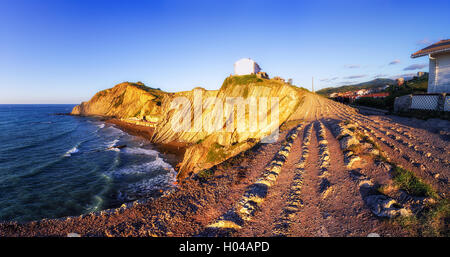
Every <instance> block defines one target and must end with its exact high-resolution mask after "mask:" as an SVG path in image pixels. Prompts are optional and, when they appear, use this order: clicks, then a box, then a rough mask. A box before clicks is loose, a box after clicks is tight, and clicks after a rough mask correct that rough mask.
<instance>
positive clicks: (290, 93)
mask: <svg viewBox="0 0 450 257" xmlns="http://www.w3.org/2000/svg"><path fill="white" fill-rule="evenodd" d="M198 93H201V96H202V97H203V98H204V99H205V98H207V97H214V98H215V99H221V100H222V103H224V102H226V99H227V97H241V98H243V99H250V98H252V97H255V98H258V97H259V98H264V99H270V98H271V97H272V98H276V99H277V101H278V104H277V105H278V107H276V105H270V104H267V109H266V110H269V111H268V113H276V111H277V109H278V110H279V116H278V119H279V120H278V122H279V124H278V126H277V129H276V132H277V136H276V137H271V138H269V139H270V140H267V137H268V136H270V135H268V133H267V130H265V128H264V127H259V128H258V129H255V130H253V131H250V132H249V131H240V130H238V128H237V127H234V128H233V129H231V131H226V130H225V131H224V130H223V129H224V128H226V124H227V123H226V121H227V120H229V119H227V117H228V118H229V117H231V114H236V115H237V114H238V113H237V111H236V112H234V111H233V112H228V114H229V115H230V116H227V115H224V116H223V117H225V118H224V119H223V124H221V126H220V127H221V128H220V129H221V130H211V131H206V130H204V129H201V130H199V129H193V128H192V127H194V128H195V126H194V125H195V119H194V116H195V113H196V112H195V108H193V110H192V108H191V109H190V110H189V111H190V112H188V109H182V110H184V111H186V112H184V111H181V113H180V112H178V114H177V111H176V110H173V108H171V103H173V101H174V99H176V98H177V97H182V98H184V99H185V100H187V101H185V100H183V101H185V102H184V103H185V104H187V102H189V104H190V105H189V104H188V105H189V106H194V102H195V101H196V96H197V97H198ZM202 104H203V106H202V112H201V113H198V115H199V117H201V118H202V119H201V120H202V121H207V120H208V119H211V118H214V117H217V115H215V114H216V113H215V111H214V109H215V108H214V106H215V105H216V104H217V102H216V104H214V103H206V104H205V103H204V102H202ZM276 108H277V109H276ZM72 114H73V115H86V116H89V115H100V116H103V117H107V119H108V120H107V122H110V123H114V124H116V125H117V126H119V127H120V128H122V129H123V130H124V131H126V132H128V133H130V134H133V135H137V136H142V137H144V138H146V139H148V140H149V141H150V142H152V143H153V144H155V145H156V146H157V147H159V148H158V149H160V150H161V151H162V152H165V153H168V154H172V155H173V158H172V160H171V164H172V165H174V166H176V167H177V171H178V177H177V178H178V186H177V187H176V188H175V189H174V190H172V191H170V192H167V193H166V194H164V195H163V196H162V197H160V198H157V199H148V200H142V201H135V202H132V203H128V204H124V205H123V206H122V207H120V208H116V209H110V210H105V211H101V212H95V213H90V214H86V215H81V216H76V217H66V218H61V219H44V220H39V221H33V222H27V223H19V222H3V223H0V236H67V235H68V234H69V233H77V234H79V235H81V236H368V235H369V234H370V235H378V236H417V235H420V236H427V235H437V236H445V235H448V228H447V227H446V220H447V219H448V210H449V202H448V194H449V193H450V192H449V187H448V177H449V175H450V174H449V170H450V169H449V162H448V152H449V146H448V141H447V140H448V139H447V137H446V136H447V134H446V133H447V130H446V128H448V123H445V122H446V121H439V120H438V121H436V122H435V123H433V125H432V126H430V124H429V123H425V122H418V121H417V120H416V119H411V118H401V117H396V116H386V115H364V114H361V113H359V112H358V111H357V110H356V109H354V108H352V107H349V106H346V105H343V104H341V103H337V102H334V101H331V100H329V99H326V98H324V97H322V96H319V95H316V94H314V93H311V92H309V91H307V90H305V89H302V88H298V87H295V86H292V85H290V84H288V83H285V82H284V81H280V80H274V79H265V78H258V77H256V76H230V77H228V78H227V79H226V80H225V81H224V83H223V85H222V86H221V88H220V89H219V90H212V91H208V90H204V89H201V88H197V89H194V90H192V91H186V92H178V93H166V92H163V91H161V90H158V89H153V88H148V87H146V86H145V85H143V84H142V83H129V82H126V83H122V84H119V85H117V86H115V87H113V88H111V89H107V90H104V91H101V92H99V93H97V94H96V95H95V96H94V97H93V98H92V99H91V100H90V101H89V102H86V103H82V104H81V105H78V106H76V107H75V108H74V109H73V111H72ZM267 116H270V115H267ZM112 117H113V118H112ZM174 117H175V118H174ZM177 117H178V118H180V117H181V119H176V118H177ZM182 117H189V118H187V120H190V122H191V123H190V124H191V125H192V126H191V128H190V129H188V130H178V131H174V128H175V130H176V128H177V126H175V127H174V126H173V121H174V119H175V120H178V121H179V122H178V123H177V124H176V125H179V126H183V124H184V125H185V123H184V122H185V119H183V118H182ZM244 117H249V113H248V112H244ZM430 122H432V121H430ZM443 122H444V123H445V124H442V123H443ZM139 124H140V125H139ZM267 124H270V122H269V123H267Z"/></svg>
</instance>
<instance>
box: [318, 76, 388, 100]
mask: <svg viewBox="0 0 450 257" xmlns="http://www.w3.org/2000/svg"><path fill="white" fill-rule="evenodd" d="M393 84H395V80H392V79H383V78H380V79H374V80H371V81H367V82H362V83H359V84H353V85H345V86H340V87H327V88H324V89H321V90H318V91H316V93H318V94H321V95H326V96H328V95H330V94H331V93H340V92H347V91H354V90H359V89H366V88H375V87H381V86H384V85H393Z"/></svg>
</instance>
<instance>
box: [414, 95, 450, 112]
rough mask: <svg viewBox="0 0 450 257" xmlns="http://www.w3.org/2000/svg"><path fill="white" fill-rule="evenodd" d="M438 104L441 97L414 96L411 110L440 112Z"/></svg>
mask: <svg viewBox="0 0 450 257" xmlns="http://www.w3.org/2000/svg"><path fill="white" fill-rule="evenodd" d="M447 98H448V97H447ZM438 103H439V95H413V96H412V99H411V107H410V108H411V109H418V110H438Z"/></svg>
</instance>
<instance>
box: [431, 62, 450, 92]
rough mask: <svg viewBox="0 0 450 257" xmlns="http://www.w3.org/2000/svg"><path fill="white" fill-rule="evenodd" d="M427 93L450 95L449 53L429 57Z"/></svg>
mask: <svg viewBox="0 0 450 257" xmlns="http://www.w3.org/2000/svg"><path fill="white" fill-rule="evenodd" d="M428 93H450V53H445V54H440V55H434V56H431V57H430V74H429V79H428Z"/></svg>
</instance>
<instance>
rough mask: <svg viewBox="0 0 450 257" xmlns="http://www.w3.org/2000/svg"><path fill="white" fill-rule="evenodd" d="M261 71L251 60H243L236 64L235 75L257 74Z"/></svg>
mask: <svg viewBox="0 0 450 257" xmlns="http://www.w3.org/2000/svg"><path fill="white" fill-rule="evenodd" d="M260 70H261V68H260V67H259V65H258V64H257V63H256V62H255V61H253V60H252V59H250V58H242V59H240V60H239V61H237V62H235V63H234V74H235V75H247V74H256V73H258V72H259V71H260Z"/></svg>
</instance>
